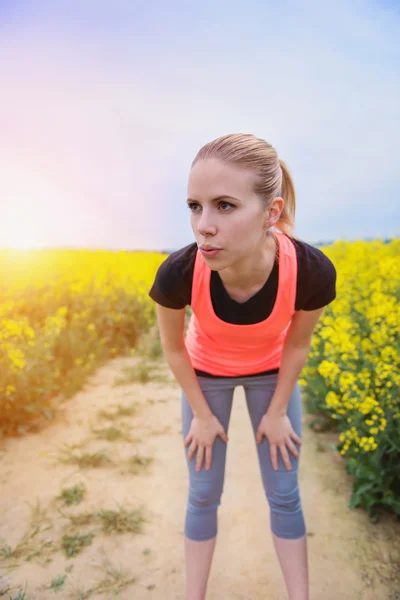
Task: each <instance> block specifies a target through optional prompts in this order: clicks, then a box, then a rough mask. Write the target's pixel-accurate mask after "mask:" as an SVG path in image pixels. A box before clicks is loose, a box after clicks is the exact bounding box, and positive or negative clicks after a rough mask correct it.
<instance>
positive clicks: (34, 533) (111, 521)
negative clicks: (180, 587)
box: [0, 335, 170, 600]
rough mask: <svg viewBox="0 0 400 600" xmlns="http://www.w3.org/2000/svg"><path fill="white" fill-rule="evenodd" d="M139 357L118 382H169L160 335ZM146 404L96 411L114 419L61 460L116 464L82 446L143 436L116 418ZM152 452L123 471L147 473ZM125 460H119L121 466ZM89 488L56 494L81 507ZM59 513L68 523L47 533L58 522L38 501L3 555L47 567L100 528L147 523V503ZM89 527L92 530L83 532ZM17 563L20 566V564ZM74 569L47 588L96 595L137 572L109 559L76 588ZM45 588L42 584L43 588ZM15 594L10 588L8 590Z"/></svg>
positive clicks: (21, 594)
mask: <svg viewBox="0 0 400 600" xmlns="http://www.w3.org/2000/svg"><path fill="white" fill-rule="evenodd" d="M138 354H139V360H138V361H137V362H136V364H135V365H133V366H132V367H128V368H126V369H124V371H123V374H122V376H121V377H120V378H119V379H116V380H115V382H114V385H125V384H130V383H137V382H139V383H147V382H149V381H152V382H154V381H158V382H167V381H168V382H169V383H170V381H169V379H168V377H166V376H165V375H162V374H160V373H159V372H158V373H157V369H159V364H158V359H159V358H160V357H162V349H161V344H160V340H159V338H158V335H156V336H155V337H153V338H151V335H150V336H148V338H147V340H146V341H144V342H143V343H142V345H141V347H140V348H138ZM165 402H167V400H165V399H159V400H153V399H151V398H149V399H148V400H147V405H150V404H155V403H165ZM143 408H144V405H143V404H141V403H139V402H131V403H130V404H129V405H123V404H116V405H113V406H111V407H109V408H107V409H102V410H99V411H97V417H98V419H99V420H101V419H104V420H108V421H110V424H109V425H107V426H99V427H95V428H92V429H91V436H89V437H88V438H86V439H84V440H82V441H80V442H75V443H70V444H64V445H63V447H62V448H61V449H59V455H58V456H57V460H58V461H59V462H60V463H64V464H72V465H78V467H79V468H80V469H89V468H103V467H110V466H115V465H116V463H115V462H114V461H113V459H112V456H111V455H110V454H109V453H108V451H107V450H104V449H103V450H99V451H96V452H89V451H84V446H85V445H87V444H88V442H89V441H90V440H91V439H96V440H106V441H108V442H117V441H124V442H129V443H132V442H134V441H141V440H140V439H138V438H133V437H132V436H131V434H130V431H129V428H128V425H125V424H124V423H117V420H118V419H120V418H124V417H128V418H129V417H133V416H136V415H137V414H138V413H139V411H140V410H142V409H143ZM158 433H160V434H161V433H165V430H164V429H163V430H162V431H159V432H158V431H156V432H151V433H150V435H157V434H158ZM153 460H154V459H153V457H151V456H145V455H141V454H139V453H136V454H134V455H133V456H130V457H129V458H128V459H126V460H124V461H123V463H122V469H123V470H122V471H121V472H122V473H124V474H135V475H137V474H140V473H144V472H146V471H147V470H148V469H149V468H150V466H151V464H152V463H153ZM120 465H121V461H119V462H118V466H120ZM87 491H88V490H87V489H86V486H85V485H84V483H82V482H81V483H77V484H76V485H73V486H70V487H66V488H62V489H61V491H60V492H59V494H58V495H57V496H56V500H59V501H61V502H62V506H63V507H64V509H65V508H67V507H73V506H77V505H79V504H81V503H83V502H84V501H85V499H86V495H87ZM57 511H58V513H59V515H60V516H62V517H63V518H64V519H66V520H67V523H66V524H65V525H64V526H63V527H62V530H61V534H59V535H58V536H57V539H53V538H55V536H54V534H53V535H51V534H49V532H48V530H49V529H52V528H53V527H54V525H55V523H54V519H52V520H50V519H49V516H48V514H47V512H46V511H45V510H44V509H43V507H42V506H41V505H40V501H39V500H38V501H37V505H36V506H34V507H32V515H31V519H30V522H29V525H28V527H27V530H26V531H25V533H24V535H23V536H22V539H21V540H20V542H19V543H18V544H17V545H16V546H15V548H12V547H11V546H10V545H8V544H7V543H6V542H5V541H4V543H3V544H0V560H2V561H8V560H13V559H14V561H18V560H19V559H22V560H25V561H30V560H34V559H35V561H37V562H39V563H41V564H42V565H43V566H45V565H46V564H47V563H48V562H50V561H51V560H52V559H53V558H52V556H51V555H53V554H54V553H56V552H60V551H62V552H63V554H64V555H65V557H67V558H68V559H73V558H74V557H76V556H78V555H79V554H81V553H82V552H83V551H84V550H85V548H87V547H88V546H90V545H91V544H92V543H93V541H94V539H95V537H96V535H97V534H98V533H103V534H106V535H121V534H124V533H130V534H139V533H140V532H141V531H142V529H143V526H144V524H145V522H146V520H145V518H144V514H143V507H139V508H135V509H130V508H127V507H124V506H121V505H118V508H117V509H116V510H112V509H107V508H99V509H97V510H94V511H90V510H88V511H85V510H83V511H81V512H80V513H78V514H76V513H75V514H68V513H66V512H65V510H63V509H61V508H57ZM86 527H88V528H90V529H91V530H90V531H85V528H86ZM143 554H144V555H146V556H150V555H151V550H150V549H149V548H145V549H144V550H143ZM15 566H16V564H15V562H13V564H12V565H11V564H10V565H8V567H9V568H13V567H15ZM17 566H18V565H17ZM72 568H73V563H71V564H70V565H69V566H68V567H66V569H65V572H64V573H60V574H58V575H56V576H55V577H53V578H52V579H51V581H50V582H49V583H48V585H47V589H50V590H52V591H53V592H54V593H57V592H59V591H61V590H64V593H65V590H66V586H67V585H68V588H69V590H68V591H69V595H68V597H71V598H74V599H75V600H83V599H84V598H90V597H94V596H95V597H98V595H99V594H110V593H113V594H114V595H117V594H118V593H119V592H120V591H121V590H122V589H123V588H124V587H126V586H128V585H130V584H132V583H134V582H136V581H137V577H136V576H133V575H132V574H131V573H126V572H123V571H122V569H121V568H120V567H117V566H115V565H112V564H111V563H110V562H109V561H107V559H105V561H103V564H102V566H101V567H100V568H101V569H102V574H103V577H102V578H101V580H100V581H99V582H98V583H97V584H95V585H94V586H92V587H90V588H88V589H83V588H73V586H72V584H71V583H69V582H68V575H67V573H69V572H70V571H71V570H72ZM145 587H146V588H147V589H148V590H151V589H153V588H154V585H148V586H145ZM42 589H43V588H42ZM8 591H10V590H1V589H0V596H3V594H5V593H6V592H8ZM10 593H11V591H10ZM15 593H16V592H15V591H14V595H13V597H11V596H9V598H5V600H28V597H27V595H26V588H25V590H19V591H18V592H17V593H18V595H15Z"/></svg>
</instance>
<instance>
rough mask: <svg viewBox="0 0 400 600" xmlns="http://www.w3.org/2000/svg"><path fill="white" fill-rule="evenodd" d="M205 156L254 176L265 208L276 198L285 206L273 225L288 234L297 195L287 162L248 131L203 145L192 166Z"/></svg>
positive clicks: (232, 134) (291, 235)
mask: <svg viewBox="0 0 400 600" xmlns="http://www.w3.org/2000/svg"><path fill="white" fill-rule="evenodd" d="M206 158H217V159H219V160H222V161H223V162H226V163H228V164H231V165H235V166H237V167H239V168H242V169H245V170H250V171H253V173H254V174H255V175H256V181H255V184H254V192H255V193H256V194H257V195H258V196H259V197H260V199H261V200H262V201H263V202H264V203H265V206H266V208H268V206H269V205H270V204H272V201H273V200H274V198H276V197H278V196H279V197H280V198H283V200H284V206H283V209H282V212H281V214H280V217H279V219H278V221H277V222H276V227H277V228H278V229H279V230H280V231H282V232H283V233H286V234H287V235H289V236H290V237H293V238H296V236H294V235H293V229H294V226H295V223H294V219H295V212H296V196H295V189H294V184H293V179H292V176H291V174H290V172H289V169H288V168H287V166H286V163H285V162H284V161H283V160H281V159H280V158H278V154H277V152H276V150H275V148H274V147H273V146H272V145H271V144H269V143H268V142H266V141H265V140H263V139H260V138H257V137H256V136H254V135H253V134H251V133H230V134H228V135H223V136H222V137H219V138H217V139H215V140H212V141H211V142H208V143H207V144H205V145H204V146H203V147H202V148H200V150H199V151H198V153H197V154H196V156H195V158H194V160H193V162H192V165H191V166H192V167H194V165H195V164H196V163H197V162H198V161H199V160H203V159H206Z"/></svg>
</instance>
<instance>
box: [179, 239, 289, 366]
mask: <svg viewBox="0 0 400 600" xmlns="http://www.w3.org/2000/svg"><path fill="white" fill-rule="evenodd" d="M274 235H275V236H276V238H277V240H278V243H279V267H278V290H277V296H276V300H275V304H274V307H273V309H272V312H271V314H270V315H269V316H268V317H267V319H265V320H264V321H261V322H260V323H254V324H252V325H235V324H232V323H226V322H225V321H222V320H221V319H220V318H219V317H217V315H216V314H215V312H214V309H213V305H212V300H211V293H210V279H211V269H210V268H209V267H208V266H207V264H206V262H205V260H204V258H203V256H202V254H201V252H200V251H199V250H197V253H196V259H195V264H194V272H193V285H192V302H191V308H192V315H191V317H190V320H189V324H188V328H187V331H186V336H185V344H186V348H187V351H188V353H189V356H190V360H191V364H192V367H193V368H195V369H199V370H201V371H205V372H206V373H210V374H212V375H225V376H228V377H229V376H231V377H235V376H239V375H250V374H255V373H261V372H262V371H268V370H270V369H276V368H278V367H279V366H280V362H281V354H282V349H283V344H284V341H285V337H286V334H287V331H288V329H289V326H290V323H291V320H292V317H293V315H294V312H295V301H296V282H297V257H296V250H295V247H294V245H293V242H292V241H291V240H290V239H289V238H288V237H287V236H285V235H284V234H283V233H282V232H280V231H277V230H275V231H274Z"/></svg>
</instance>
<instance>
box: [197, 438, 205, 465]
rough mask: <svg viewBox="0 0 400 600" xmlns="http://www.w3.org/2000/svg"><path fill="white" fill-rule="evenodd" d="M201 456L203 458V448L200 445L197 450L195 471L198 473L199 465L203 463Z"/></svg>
mask: <svg viewBox="0 0 400 600" xmlns="http://www.w3.org/2000/svg"><path fill="white" fill-rule="evenodd" d="M203 456H204V446H202V445H201V444H200V445H199V447H198V448H197V455H196V471H200V470H201V465H202V463H203Z"/></svg>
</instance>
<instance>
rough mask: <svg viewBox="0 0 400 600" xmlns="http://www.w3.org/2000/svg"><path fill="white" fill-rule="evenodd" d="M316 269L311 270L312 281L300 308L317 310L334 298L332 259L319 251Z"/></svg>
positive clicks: (333, 267)
mask: <svg viewBox="0 0 400 600" xmlns="http://www.w3.org/2000/svg"><path fill="white" fill-rule="evenodd" d="M321 254H322V256H321V258H320V262H319V263H318V269H315V270H314V272H313V277H312V279H313V281H312V284H313V285H311V286H310V288H309V290H310V291H309V294H308V295H307V297H306V299H305V301H304V304H303V306H302V310H317V309H318V308H322V307H323V306H327V305H328V304H330V303H331V302H332V301H333V300H334V299H335V298H336V269H335V266H334V264H333V263H332V261H331V260H330V259H329V258H328V257H327V256H326V255H325V254H323V252H321Z"/></svg>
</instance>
